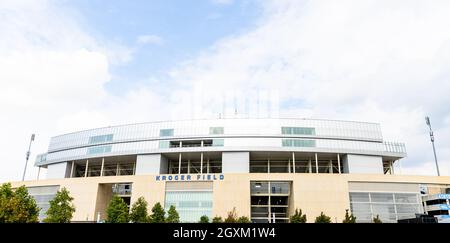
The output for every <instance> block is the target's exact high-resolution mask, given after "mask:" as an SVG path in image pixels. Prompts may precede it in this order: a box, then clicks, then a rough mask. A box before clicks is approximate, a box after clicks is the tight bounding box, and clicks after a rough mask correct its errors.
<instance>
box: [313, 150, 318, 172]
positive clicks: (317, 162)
mask: <svg viewBox="0 0 450 243" xmlns="http://www.w3.org/2000/svg"><path fill="white" fill-rule="evenodd" d="M314 156H315V157H316V174H318V173H319V161H318V160H317V153H315V154H314Z"/></svg>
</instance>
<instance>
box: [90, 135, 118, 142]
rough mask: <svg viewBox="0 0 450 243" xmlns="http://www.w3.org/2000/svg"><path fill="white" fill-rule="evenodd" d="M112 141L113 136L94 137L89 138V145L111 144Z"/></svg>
mask: <svg viewBox="0 0 450 243" xmlns="http://www.w3.org/2000/svg"><path fill="white" fill-rule="evenodd" d="M112 140H113V134H107V135H99V136H93V137H89V144H95V143H105V142H111V141H112Z"/></svg>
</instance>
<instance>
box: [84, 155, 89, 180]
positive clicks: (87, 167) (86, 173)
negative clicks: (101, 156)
mask: <svg viewBox="0 0 450 243" xmlns="http://www.w3.org/2000/svg"><path fill="white" fill-rule="evenodd" d="M88 169H89V160H88V159H87V160H86V170H85V171H84V177H87V175H88Z"/></svg>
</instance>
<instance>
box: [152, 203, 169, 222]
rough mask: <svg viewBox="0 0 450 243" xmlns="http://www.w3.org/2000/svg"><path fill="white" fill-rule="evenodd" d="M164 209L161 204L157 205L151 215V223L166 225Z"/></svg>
mask: <svg viewBox="0 0 450 243" xmlns="http://www.w3.org/2000/svg"><path fill="white" fill-rule="evenodd" d="M165 214H166V212H164V208H163V207H162V206H161V203H159V202H158V203H156V204H155V205H154V206H153V208H152V214H151V215H150V222H151V223H164V222H165V221H166V220H165Z"/></svg>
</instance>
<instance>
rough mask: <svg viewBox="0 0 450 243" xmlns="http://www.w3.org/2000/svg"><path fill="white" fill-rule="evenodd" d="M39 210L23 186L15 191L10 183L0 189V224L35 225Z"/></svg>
mask: <svg viewBox="0 0 450 243" xmlns="http://www.w3.org/2000/svg"><path fill="white" fill-rule="evenodd" d="M39 210H40V209H39V208H38V206H37V204H36V201H35V200H34V198H33V197H32V196H30V195H29V194H28V190H27V188H26V187H25V186H21V187H19V188H17V189H16V190H15V191H14V190H13V189H12V187H11V183H5V184H2V186H1V187H0V223H37V222H38V221H39V219H38V217H39Z"/></svg>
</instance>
